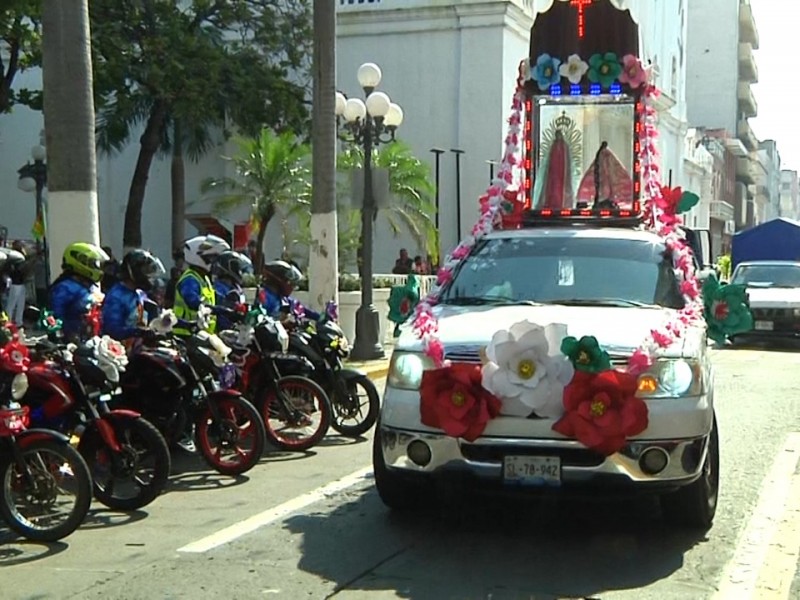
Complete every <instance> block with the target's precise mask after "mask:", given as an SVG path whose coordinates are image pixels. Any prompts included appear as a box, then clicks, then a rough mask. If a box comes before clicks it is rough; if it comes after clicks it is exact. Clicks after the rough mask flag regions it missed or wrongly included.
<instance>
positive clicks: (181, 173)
mask: <svg viewBox="0 0 800 600" xmlns="http://www.w3.org/2000/svg"><path fill="white" fill-rule="evenodd" d="M181 135H182V132H181V124H180V122H179V121H178V120H175V122H174V123H173V127H172V167H171V169H170V178H171V184H172V248H173V249H174V248H180V246H181V245H182V244H183V241H184V239H186V169H185V166H184V163H183V140H182V138H181Z"/></svg>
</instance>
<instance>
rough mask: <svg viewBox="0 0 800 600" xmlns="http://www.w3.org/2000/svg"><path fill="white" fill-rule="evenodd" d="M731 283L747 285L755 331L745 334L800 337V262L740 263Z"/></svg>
mask: <svg viewBox="0 0 800 600" xmlns="http://www.w3.org/2000/svg"><path fill="white" fill-rule="evenodd" d="M731 283H734V284H740V285H744V286H746V287H747V295H748V296H749V298H750V310H751V311H752V312H753V320H754V330H753V332H752V333H748V334H746V335H739V336H736V338H734V340H732V341H734V342H735V341H736V340H737V339H738V340H741V339H743V338H745V337H751V338H752V337H760V338H773V339H775V338H785V339H792V338H800V262H795V261H787V260H764V261H750V262H743V263H739V264H738V265H737V266H736V269H735V270H734V272H733V277H732V278H731Z"/></svg>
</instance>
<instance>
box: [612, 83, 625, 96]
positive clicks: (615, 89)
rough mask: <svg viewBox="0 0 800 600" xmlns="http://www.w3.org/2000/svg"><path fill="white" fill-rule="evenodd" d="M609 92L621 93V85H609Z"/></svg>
mask: <svg viewBox="0 0 800 600" xmlns="http://www.w3.org/2000/svg"><path fill="white" fill-rule="evenodd" d="M610 91H611V93H612V94H621V93H622V86H621V85H620V84H618V83H614V84H612V85H611V90H610Z"/></svg>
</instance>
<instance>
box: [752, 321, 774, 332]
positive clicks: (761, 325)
mask: <svg viewBox="0 0 800 600" xmlns="http://www.w3.org/2000/svg"><path fill="white" fill-rule="evenodd" d="M774 326H775V325H774V323H773V322H772V321H756V331H772V329H773V328H774Z"/></svg>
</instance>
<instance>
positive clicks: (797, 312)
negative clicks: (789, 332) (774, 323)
mask: <svg viewBox="0 0 800 600" xmlns="http://www.w3.org/2000/svg"><path fill="white" fill-rule="evenodd" d="M792 314H793V315H794V316H795V317H800V308H795V309H793V310H792Z"/></svg>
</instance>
